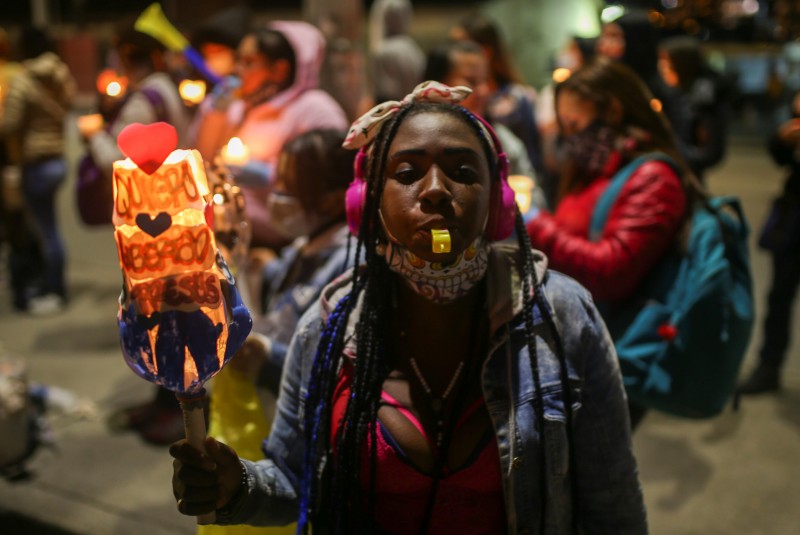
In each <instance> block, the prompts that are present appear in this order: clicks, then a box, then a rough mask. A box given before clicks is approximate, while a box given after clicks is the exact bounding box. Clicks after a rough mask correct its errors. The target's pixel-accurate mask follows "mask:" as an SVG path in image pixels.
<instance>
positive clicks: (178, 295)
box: [130, 271, 222, 316]
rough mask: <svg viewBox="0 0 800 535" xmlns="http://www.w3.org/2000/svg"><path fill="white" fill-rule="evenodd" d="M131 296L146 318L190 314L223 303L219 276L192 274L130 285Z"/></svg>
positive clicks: (200, 273)
mask: <svg viewBox="0 0 800 535" xmlns="http://www.w3.org/2000/svg"><path fill="white" fill-rule="evenodd" d="M130 295H131V299H132V300H133V301H134V302H135V303H136V310H137V311H138V313H139V314H144V315H145V316H149V315H151V314H153V313H154V312H165V311H167V310H183V311H186V312H191V311H194V310H198V309H200V308H201V307H206V308H216V307H218V306H219V304H220V302H221V299H222V289H221V287H220V283H219V275H217V274H216V273H213V272H211V273H206V272H203V271H195V272H193V273H186V274H184V275H178V276H176V277H164V278H161V279H155V280H152V281H147V282H137V283H133V285H132V286H131V288H130Z"/></svg>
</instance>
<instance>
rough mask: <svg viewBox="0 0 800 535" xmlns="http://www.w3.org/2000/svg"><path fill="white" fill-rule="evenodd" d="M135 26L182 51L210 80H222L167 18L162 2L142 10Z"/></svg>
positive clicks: (216, 81)
mask: <svg viewBox="0 0 800 535" xmlns="http://www.w3.org/2000/svg"><path fill="white" fill-rule="evenodd" d="M133 27H134V28H135V29H136V31H139V32H142V33H146V34H147V35H149V36H150V37H152V38H153V39H156V40H157V41H159V42H160V43H161V44H163V45H164V46H165V47H167V48H168V49H169V50H172V51H173V52H181V53H182V54H183V55H184V57H185V58H186V59H187V60H188V61H189V63H191V64H192V65H193V66H194V68H195V69H197V70H198V72H200V74H202V75H203V77H204V78H206V79H207V80H208V81H210V82H212V83H214V84H216V83H219V81H220V80H221V78H220V77H219V76H217V75H216V74H214V73H213V72H211V71H210V70H209V69H208V66H207V65H206V62H205V60H204V59H203V56H202V54H200V52H198V51H197V50H195V49H194V48H193V47H192V45H190V44H189V41H187V40H186V38H185V37H184V36H183V34H181V32H179V31H178V29H177V28H175V26H173V25H172V23H171V22H170V21H169V20H168V19H167V16H166V15H164V11H162V10H161V4H158V3H155V4H150V7H148V8H147V9H145V10H144V11H142V14H141V15H139V18H138V19H136V22H135V23H134V25H133Z"/></svg>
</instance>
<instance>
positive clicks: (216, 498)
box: [169, 437, 244, 516]
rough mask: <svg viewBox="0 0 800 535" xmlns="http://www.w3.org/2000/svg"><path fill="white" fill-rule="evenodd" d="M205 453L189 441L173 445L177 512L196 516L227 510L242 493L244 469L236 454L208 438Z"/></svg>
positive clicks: (170, 449)
mask: <svg viewBox="0 0 800 535" xmlns="http://www.w3.org/2000/svg"><path fill="white" fill-rule="evenodd" d="M205 446H206V452H207V453H201V452H199V451H198V450H196V449H195V448H193V447H192V446H190V445H189V443H188V442H187V441H186V440H179V441H178V442H175V443H174V444H172V446H170V448H169V454H170V455H171V456H172V457H174V458H175V460H174V461H173V462H172V468H173V473H172V493H173V494H174V495H175V499H176V500H177V501H178V511H180V512H181V513H183V514H184V515H191V516H197V515H201V514H204V513H210V512H212V511H215V510H216V509H220V508H222V507H225V506H226V505H228V503H230V501H231V500H232V499H233V498H234V497H235V496H236V495H237V494H238V493H239V490H240V487H241V485H242V470H244V467H243V466H242V463H241V462H239V456H238V455H237V454H236V452H235V451H234V450H233V448H231V447H230V446H228V445H227V444H223V443H222V442H217V441H216V440H214V439H213V438H212V437H206V442H205Z"/></svg>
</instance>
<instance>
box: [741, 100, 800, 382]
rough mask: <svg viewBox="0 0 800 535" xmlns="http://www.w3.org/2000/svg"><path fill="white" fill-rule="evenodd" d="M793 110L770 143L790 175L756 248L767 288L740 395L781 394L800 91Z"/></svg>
mask: <svg viewBox="0 0 800 535" xmlns="http://www.w3.org/2000/svg"><path fill="white" fill-rule="evenodd" d="M792 111H793V117H792V118H791V119H789V120H788V121H786V122H785V123H783V124H782V125H781V126H780V127H779V128H778V131H777V132H776V133H775V135H773V136H772V138H771V140H770V144H769V151H770V154H771V155H772V158H773V159H774V160H775V163H777V164H778V165H781V166H784V167H788V168H789V175H788V176H787V178H786V182H785V184H784V187H783V194H782V195H781V196H780V197H779V198H778V200H777V201H776V202H775V205H774V206H773V209H772V213H771V214H770V217H769V218H768V220H767V224H766V225H765V227H764V230H762V232H761V236H760V239H759V246H760V247H761V248H763V249H767V250H768V251H769V252H770V253H771V254H772V283H771V287H770V290H769V296H768V298H767V316H766V318H765V320H764V337H763V342H762V343H761V349H760V351H759V362H758V365H757V366H756V368H755V369H754V370H753V371H752V373H751V374H750V376H749V377H748V378H747V379H746V380H745V381H744V382H743V383H742V384H741V385H740V386H739V392H740V393H742V394H759V393H762V392H774V391H777V390H780V386H781V384H780V383H781V381H780V376H781V368H782V366H783V364H784V362H785V360H786V352H787V350H788V349H789V343H790V342H791V339H790V330H791V325H792V309H793V303H794V300H795V297H796V296H797V288H798V286H800V92H798V93H797V94H795V96H794V99H793V101H792Z"/></svg>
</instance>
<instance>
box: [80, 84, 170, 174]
mask: <svg viewBox="0 0 800 535" xmlns="http://www.w3.org/2000/svg"><path fill="white" fill-rule="evenodd" d="M157 120H158V116H157V114H156V112H155V110H154V109H153V106H152V105H151V104H150V102H149V101H148V100H147V97H145V96H144V95H142V94H135V95H131V97H130V98H129V99H128V101H127V102H126V103H125V105H124V106H123V107H122V109H121V110H120V113H119V116H118V117H117V119H116V120H115V121H114V125H113V128H112V130H111V131H110V132H107V131H106V130H100V131H98V132H95V133H93V134H92V135H91V136H90V137H89V138H88V139H87V140H86V141H87V148H88V150H89V154H90V155H91V156H92V159H93V160H94V163H95V164H96V165H97V167H98V169H101V170H102V172H103V174H104V175H105V176H107V177H110V176H111V171H112V168H113V165H114V162H115V161H117V160H121V159H123V158H124V156H123V155H122V151H121V150H119V147H117V136H118V135H119V133H120V132H121V131H122V129H123V128H125V127H126V126H128V125H130V124H133V123H142V124H150V123H154V122H156V121H157Z"/></svg>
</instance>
